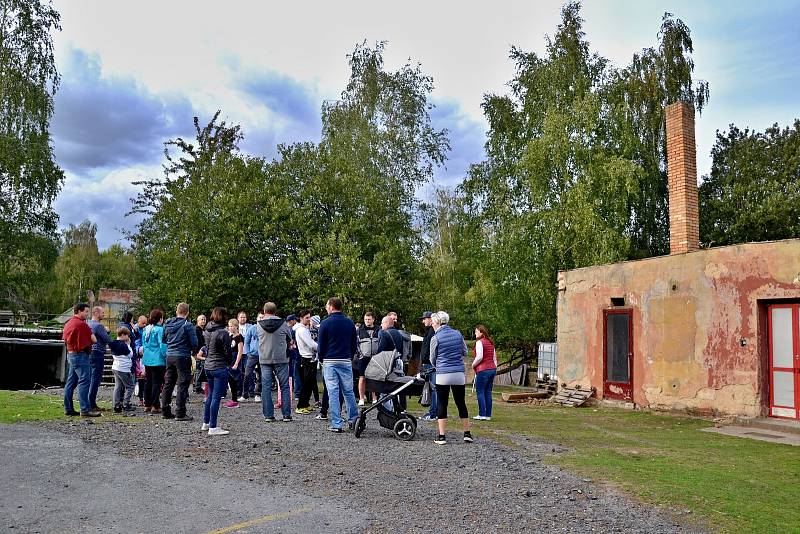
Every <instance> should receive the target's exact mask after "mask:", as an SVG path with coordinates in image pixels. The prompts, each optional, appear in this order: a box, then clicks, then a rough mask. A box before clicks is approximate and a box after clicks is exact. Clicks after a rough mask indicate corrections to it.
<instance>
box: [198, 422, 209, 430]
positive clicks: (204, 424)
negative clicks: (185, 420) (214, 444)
mask: <svg viewBox="0 0 800 534" xmlns="http://www.w3.org/2000/svg"><path fill="white" fill-rule="evenodd" d="M209 428H211V427H210V426H208V423H203V426H201V427H200V430H208V429H209Z"/></svg>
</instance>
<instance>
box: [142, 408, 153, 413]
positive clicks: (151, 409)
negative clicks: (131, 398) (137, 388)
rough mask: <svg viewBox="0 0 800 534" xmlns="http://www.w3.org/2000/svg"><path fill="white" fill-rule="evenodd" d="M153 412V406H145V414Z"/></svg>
mask: <svg viewBox="0 0 800 534" xmlns="http://www.w3.org/2000/svg"><path fill="white" fill-rule="evenodd" d="M152 411H153V407H152V406H145V407H144V413H150V412H152Z"/></svg>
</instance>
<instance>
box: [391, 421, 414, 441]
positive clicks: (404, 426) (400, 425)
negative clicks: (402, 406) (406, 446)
mask: <svg viewBox="0 0 800 534" xmlns="http://www.w3.org/2000/svg"><path fill="white" fill-rule="evenodd" d="M416 433H417V426H416V425H415V424H414V422H413V421H411V419H409V418H407V417H404V418H402V419H398V420H397V422H396V423H395V424H394V437H396V438H397V439H399V440H402V441H409V440H411V439H414V434H416Z"/></svg>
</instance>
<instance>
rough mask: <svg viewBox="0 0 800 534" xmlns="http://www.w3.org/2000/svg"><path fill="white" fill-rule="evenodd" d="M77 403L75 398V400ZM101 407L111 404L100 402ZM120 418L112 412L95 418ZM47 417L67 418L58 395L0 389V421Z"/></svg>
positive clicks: (17, 421) (12, 421)
mask: <svg viewBox="0 0 800 534" xmlns="http://www.w3.org/2000/svg"><path fill="white" fill-rule="evenodd" d="M75 402H76V405H77V400H76V401H75ZM100 406H101V407H103V408H110V407H111V404H109V403H107V402H100ZM117 418H119V419H121V418H122V417H121V416H118V415H115V414H114V413H113V412H106V413H104V414H103V417H100V418H97V419H95V421H100V420H101V419H105V420H109V419H117ZM49 419H67V417H66V416H65V415H64V399H63V398H62V397H61V396H59V395H50V394H48V393H37V394H36V395H33V394H31V393H25V392H23V391H6V390H0V423H19V422H23V421H47V420H49Z"/></svg>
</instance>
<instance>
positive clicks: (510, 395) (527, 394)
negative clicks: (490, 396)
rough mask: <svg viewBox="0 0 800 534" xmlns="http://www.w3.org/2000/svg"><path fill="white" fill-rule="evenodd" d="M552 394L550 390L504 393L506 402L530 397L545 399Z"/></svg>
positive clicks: (522, 400) (523, 400) (521, 400)
mask: <svg viewBox="0 0 800 534" xmlns="http://www.w3.org/2000/svg"><path fill="white" fill-rule="evenodd" d="M550 395H552V393H551V392H549V391H526V392H523V393H503V394H502V397H503V400H504V401H505V402H525V401H526V400H528V399H544V398H546V397H549V396H550Z"/></svg>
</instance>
